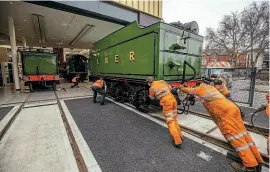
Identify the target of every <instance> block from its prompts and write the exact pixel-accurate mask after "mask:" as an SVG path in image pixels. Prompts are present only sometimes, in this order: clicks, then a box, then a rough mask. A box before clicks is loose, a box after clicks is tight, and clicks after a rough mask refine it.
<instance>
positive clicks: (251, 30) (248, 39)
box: [205, 2, 269, 65]
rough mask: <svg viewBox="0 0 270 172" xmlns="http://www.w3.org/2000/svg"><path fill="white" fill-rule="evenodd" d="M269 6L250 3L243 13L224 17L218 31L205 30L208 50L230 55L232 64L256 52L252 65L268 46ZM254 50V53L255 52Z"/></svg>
mask: <svg viewBox="0 0 270 172" xmlns="http://www.w3.org/2000/svg"><path fill="white" fill-rule="evenodd" d="M268 6H269V4H268V2H262V3H260V4H257V3H255V2H254V3H252V4H251V5H250V6H249V7H247V8H245V9H244V11H243V12H241V13H238V12H232V13H231V14H230V15H225V16H224V17H223V19H222V20H221V22H220V24H219V27H218V29H217V30H216V31H215V30H214V29H213V28H207V29H206V37H205V38H206V41H207V47H209V49H221V50H224V51H225V52H226V54H227V55H231V57H232V60H233V64H234V65H236V63H237V59H238V58H239V57H240V56H241V55H242V54H245V53H247V52H248V51H250V50H251V51H252V52H251V55H253V52H256V56H255V57H256V58H255V60H253V58H252V61H253V64H255V63H256V62H257V59H258V57H259V55H260V54H261V53H262V52H263V51H264V50H265V48H266V47H267V46H268V44H269V13H268V10H269V7H268ZM255 50H256V51H255Z"/></svg>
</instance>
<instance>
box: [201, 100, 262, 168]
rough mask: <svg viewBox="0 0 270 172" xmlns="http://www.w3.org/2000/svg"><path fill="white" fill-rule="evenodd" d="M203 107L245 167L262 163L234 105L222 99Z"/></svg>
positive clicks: (205, 103)
mask: <svg viewBox="0 0 270 172" xmlns="http://www.w3.org/2000/svg"><path fill="white" fill-rule="evenodd" d="M203 105H204V106H205V108H206V109H207V111H208V112H209V114H210V115H211V117H212V118H213V120H214V121H215V123H216V124H217V126H218V127H219V129H220V131H221V132H222V134H223V135H224V137H225V138H226V139H227V141H228V142H229V143H230V144H231V145H232V147H233V148H234V149H235V150H236V152H237V153H238V155H239V157H240V158H241V160H242V162H243V164H244V165H245V166H246V167H255V166H258V163H262V162H264V161H263V159H262V157H261V155H260V152H259V151H258V149H257V147H256V145H255V143H254V141H253V139H252V138H251V136H250V135H249V133H248V131H247V129H246V127H245V125H244V123H243V120H242V118H241V114H240V110H239V108H238V107H237V106H236V105H235V104H234V103H232V102H231V101H230V100H228V99H226V98H225V97H224V98H220V99H217V100H214V101H211V102H204V103H203Z"/></svg>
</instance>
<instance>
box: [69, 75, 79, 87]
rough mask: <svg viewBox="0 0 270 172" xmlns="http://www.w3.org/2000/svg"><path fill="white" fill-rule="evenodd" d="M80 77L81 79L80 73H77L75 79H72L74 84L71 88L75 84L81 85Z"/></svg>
mask: <svg viewBox="0 0 270 172" xmlns="http://www.w3.org/2000/svg"><path fill="white" fill-rule="evenodd" d="M79 79H80V75H76V76H75V77H74V78H73V79H72V81H71V82H72V83H73V85H72V86H71V88H74V87H75V86H78V85H79Z"/></svg>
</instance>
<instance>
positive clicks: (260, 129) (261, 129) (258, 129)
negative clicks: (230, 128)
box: [178, 108, 269, 136]
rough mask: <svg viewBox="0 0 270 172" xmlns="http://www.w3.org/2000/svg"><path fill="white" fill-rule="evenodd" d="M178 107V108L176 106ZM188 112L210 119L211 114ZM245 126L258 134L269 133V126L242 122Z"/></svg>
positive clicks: (265, 134)
mask: <svg viewBox="0 0 270 172" xmlns="http://www.w3.org/2000/svg"><path fill="white" fill-rule="evenodd" d="M178 109H179V108H178ZM189 113H190V114H192V115H196V116H199V117H202V118H206V119H209V120H212V118H211V116H210V115H208V114H205V113H200V112H195V111H189ZM244 124H245V126H246V128H247V130H248V131H251V132H254V133H257V134H260V135H264V136H268V135H269V128H264V127H261V126H253V125H251V124H249V123H247V122H244Z"/></svg>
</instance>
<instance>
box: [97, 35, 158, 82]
mask: <svg viewBox="0 0 270 172" xmlns="http://www.w3.org/2000/svg"><path fill="white" fill-rule="evenodd" d="M156 38H157V33H155V32H150V33H148V34H144V35H142V36H138V37H137V38H136V39H132V40H128V41H126V42H123V43H121V44H116V45H115V46H114V45H112V46H111V47H110V48H107V49H104V50H101V51H100V52H99V53H98V55H97V56H95V57H93V59H92V67H93V68H92V71H93V74H94V75H105V76H116V77H127V78H137V79H141V78H145V76H149V75H153V74H154V72H155V67H154V66H155V65H154V64H155V60H156V59H155V58H157V54H156V52H155V50H156V48H157V45H158V44H157V43H156Z"/></svg>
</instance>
